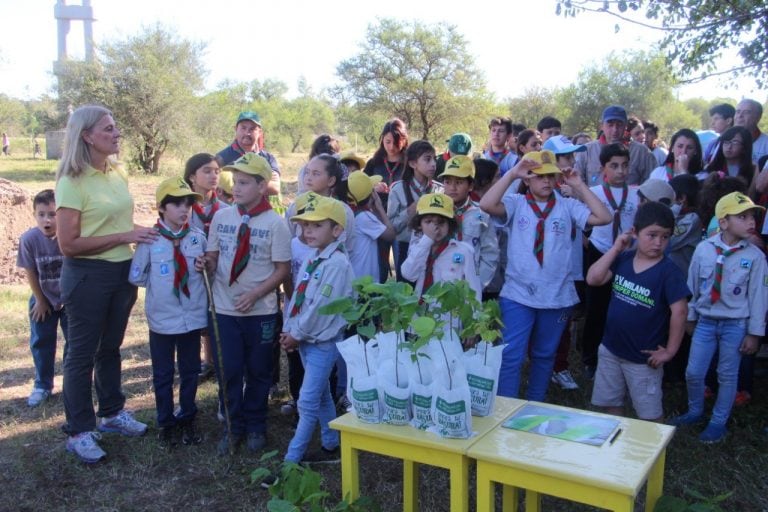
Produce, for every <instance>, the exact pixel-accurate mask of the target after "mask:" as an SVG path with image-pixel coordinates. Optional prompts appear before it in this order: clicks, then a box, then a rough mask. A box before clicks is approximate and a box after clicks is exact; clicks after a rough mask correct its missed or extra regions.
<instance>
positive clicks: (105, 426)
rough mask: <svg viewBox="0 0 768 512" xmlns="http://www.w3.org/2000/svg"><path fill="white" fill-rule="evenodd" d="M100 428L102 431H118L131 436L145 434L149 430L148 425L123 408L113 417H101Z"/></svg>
mask: <svg viewBox="0 0 768 512" xmlns="http://www.w3.org/2000/svg"><path fill="white" fill-rule="evenodd" d="M99 430H101V431H102V432H117V433H118V434H123V435H124V436H129V437H138V436H143V435H144V434H145V433H146V431H147V426H146V425H145V424H144V423H142V422H140V421H136V419H134V417H133V415H132V414H131V413H130V412H128V411H126V410H125V409H123V410H122V411H120V412H119V413H117V414H116V415H114V416H112V417H111V418H101V422H100V423H99Z"/></svg>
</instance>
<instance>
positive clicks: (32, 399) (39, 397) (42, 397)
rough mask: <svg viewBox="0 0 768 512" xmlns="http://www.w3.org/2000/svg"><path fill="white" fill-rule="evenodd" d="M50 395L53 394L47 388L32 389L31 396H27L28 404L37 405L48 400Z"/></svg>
mask: <svg viewBox="0 0 768 512" xmlns="http://www.w3.org/2000/svg"><path fill="white" fill-rule="evenodd" d="M49 396H51V392H50V391H48V390H47V389H40V388H35V389H33V390H32V393H30V394H29V398H27V405H28V406H30V407H37V406H38V405H40V404H41V403H43V402H45V401H46V400H48V397H49Z"/></svg>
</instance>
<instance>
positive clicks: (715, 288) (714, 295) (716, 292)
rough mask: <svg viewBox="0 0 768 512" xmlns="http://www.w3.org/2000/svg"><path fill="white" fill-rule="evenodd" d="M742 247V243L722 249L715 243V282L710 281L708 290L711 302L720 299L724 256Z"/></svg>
mask: <svg viewBox="0 0 768 512" xmlns="http://www.w3.org/2000/svg"><path fill="white" fill-rule="evenodd" d="M742 249H744V246H743V245H739V246H737V247H731V248H730V249H728V250H725V251H724V250H723V248H722V247H720V246H719V245H715V252H716V253H717V259H716V260H715V282H714V283H712V291H711V292H710V299H711V300H712V304H714V303H715V302H717V301H719V300H720V292H721V287H722V284H723V266H724V264H725V258H727V257H728V256H730V255H731V254H734V253H737V252H739V251H740V250H742Z"/></svg>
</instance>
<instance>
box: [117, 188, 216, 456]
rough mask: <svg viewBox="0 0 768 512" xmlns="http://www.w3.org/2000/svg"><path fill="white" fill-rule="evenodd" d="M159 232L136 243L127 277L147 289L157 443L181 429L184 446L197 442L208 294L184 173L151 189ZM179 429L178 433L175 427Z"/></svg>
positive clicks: (194, 197) (192, 195) (168, 443)
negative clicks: (175, 391) (154, 237)
mask: <svg viewBox="0 0 768 512" xmlns="http://www.w3.org/2000/svg"><path fill="white" fill-rule="evenodd" d="M155 196H156V199H157V209H158V212H159V214H160V218H159V219H158V221H157V224H155V229H156V230H157V231H158V232H159V233H160V235H161V236H160V237H159V238H158V239H157V240H155V241H154V242H152V243H148V244H139V246H138V247H137V248H136V253H135V254H134V255H133V262H132V264H131V273H130V275H129V277H128V280H129V281H130V282H131V283H132V284H135V285H136V286H145V287H146V288H147V294H146V299H145V301H144V309H145V311H146V314H147V323H148V324H149V352H150V355H151V357H152V386H153V387H154V389H155V407H156V408H157V426H158V427H159V428H160V432H159V433H158V439H159V440H160V443H161V444H162V445H163V446H165V447H167V448H170V447H172V446H174V445H176V444H177V442H178V437H179V435H178V434H179V433H180V434H181V441H182V443H183V444H185V445H194V444H200V442H201V441H202V437H201V436H200V434H199V433H198V432H197V429H196V428H195V415H196V414H197V406H196V405H195V397H196V395H197V374H198V372H199V371H200V329H203V328H205V327H206V326H207V325H208V316H207V312H208V298H207V295H206V293H205V286H204V284H203V278H202V276H201V275H200V273H199V272H195V271H194V270H192V271H191V272H190V270H191V269H194V265H195V259H196V258H198V257H201V256H202V255H203V254H204V253H205V247H206V240H205V234H204V233H203V231H202V230H200V229H197V228H194V227H190V225H189V220H190V219H189V217H190V212H191V210H192V205H193V204H195V202H196V201H199V200H200V199H202V196H201V195H200V194H198V193H196V192H193V191H192V189H191V188H190V187H189V185H188V184H187V182H186V181H184V180H183V179H182V178H169V179H167V180H165V181H163V182H162V183H160V185H159V186H158V187H157V192H156V194H155ZM174 359H176V360H177V361H178V365H179V411H178V413H176V414H174V412H173V374H174ZM178 427H180V430H181V432H179V431H178V430H179V428H178Z"/></svg>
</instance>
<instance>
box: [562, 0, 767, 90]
mask: <svg viewBox="0 0 768 512" xmlns="http://www.w3.org/2000/svg"><path fill="white" fill-rule="evenodd" d="M585 11H586V12H599V13H607V14H609V15H611V16H614V17H616V18H617V19H619V20H621V21H624V22H629V23H633V24H637V25H641V26H644V27H649V28H652V29H655V30H658V31H660V33H661V34H662V39H661V42H660V46H661V49H662V50H663V51H664V52H665V53H666V57H667V62H668V63H669V64H670V65H674V66H679V68H680V72H681V76H683V77H685V80H686V81H689V82H695V81H699V80H703V79H704V78H707V77H709V76H714V75H724V74H734V75H741V74H746V75H749V76H752V77H753V78H754V80H755V82H756V84H757V85H758V87H761V88H762V87H765V86H766V85H768V82H767V81H768V44H766V41H767V40H768V3H766V2H765V0H733V1H728V2H723V1H721V0H557V6H556V12H557V14H559V15H563V16H565V17H574V16H576V15H578V14H579V13H581V12H585ZM633 13H639V14H642V15H644V16H645V20H643V19H642V18H638V17H637V16H633ZM616 29H617V30H618V29H619V25H618V24H617V25H616ZM729 48H735V49H738V54H739V57H740V58H741V60H742V63H741V65H738V66H733V67H729V68H728V69H722V68H720V67H718V66H719V64H720V61H719V59H720V57H721V56H722V55H723V51H724V50H726V49H729Z"/></svg>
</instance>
